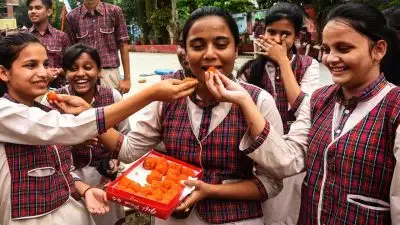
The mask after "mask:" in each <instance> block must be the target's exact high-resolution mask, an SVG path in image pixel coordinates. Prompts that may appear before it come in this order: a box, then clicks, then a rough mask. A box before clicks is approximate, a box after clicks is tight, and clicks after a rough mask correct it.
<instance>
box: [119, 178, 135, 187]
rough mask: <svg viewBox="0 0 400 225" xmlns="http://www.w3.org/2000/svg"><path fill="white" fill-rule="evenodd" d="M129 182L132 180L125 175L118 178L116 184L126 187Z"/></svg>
mask: <svg viewBox="0 0 400 225" xmlns="http://www.w3.org/2000/svg"><path fill="white" fill-rule="evenodd" d="M131 183H132V181H131V180H130V179H128V178H127V177H122V178H121V180H119V182H118V185H119V186H125V187H128V186H129V185H130V184H131Z"/></svg>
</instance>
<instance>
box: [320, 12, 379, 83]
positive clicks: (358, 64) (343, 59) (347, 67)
mask: <svg viewBox="0 0 400 225" xmlns="http://www.w3.org/2000/svg"><path fill="white" fill-rule="evenodd" d="M380 45H381V43H380V42H379V45H374V44H373V43H372V42H371V41H370V40H369V39H368V38H367V37H366V36H364V35H361V34H360V33H359V32H357V31H356V30H355V29H354V28H352V27H351V26H349V25H348V24H346V23H345V22H343V21H338V20H331V21H329V22H328V23H327V25H326V26H325V28H324V30H323V42H322V47H323V57H322V61H323V63H324V64H325V66H326V67H327V68H328V69H329V71H330V72H331V74H332V80H333V82H334V83H336V84H339V85H341V86H343V87H345V88H347V89H362V88H363V87H365V86H367V85H368V84H370V83H371V82H373V81H374V80H375V79H376V78H377V77H378V76H379V70H380V69H379V68H380V67H379V62H380V60H381V59H382V57H383V56H384V54H385V52H386V49H383V52H382V49H381V48H382V46H380ZM377 46H378V47H377Z"/></svg>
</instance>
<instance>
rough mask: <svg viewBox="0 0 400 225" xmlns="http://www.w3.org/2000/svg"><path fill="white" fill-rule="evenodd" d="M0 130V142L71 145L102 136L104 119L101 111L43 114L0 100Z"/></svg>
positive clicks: (53, 111) (38, 110)
mask: <svg viewBox="0 0 400 225" xmlns="http://www.w3.org/2000/svg"><path fill="white" fill-rule="evenodd" d="M100 114H101V116H99V115H100ZM0 127H1V131H0V142H8V143H15V144H27V145H53V144H65V145H74V144H79V143H82V142H83V141H85V140H87V139H90V138H92V137H95V136H97V135H98V133H99V132H104V130H102V129H103V128H105V119H104V111H103V108H99V109H90V110H87V111H85V112H82V113H81V114H80V115H78V116H74V115H69V114H60V113H59V112H58V111H56V110H52V111H50V112H45V111H43V110H41V109H39V108H37V107H28V106H26V105H23V104H18V103H14V102H11V101H9V100H7V99H5V98H0Z"/></svg>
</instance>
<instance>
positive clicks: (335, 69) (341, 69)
mask: <svg viewBox="0 0 400 225" xmlns="http://www.w3.org/2000/svg"><path fill="white" fill-rule="evenodd" d="M343 70H344V68H343V67H340V68H332V71H333V72H342V71H343Z"/></svg>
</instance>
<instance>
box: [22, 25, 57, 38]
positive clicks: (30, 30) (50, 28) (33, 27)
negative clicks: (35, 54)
mask: <svg viewBox="0 0 400 225" xmlns="http://www.w3.org/2000/svg"><path fill="white" fill-rule="evenodd" d="M54 29H55V28H54V27H52V26H51V25H50V24H48V25H47V29H46V31H45V32H44V33H45V34H46V33H49V34H50V35H54ZM28 31H29V32H30V33H39V31H38V30H37V29H36V27H35V26H32V27H31V28H29V30H28Z"/></svg>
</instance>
